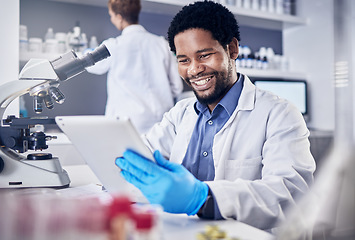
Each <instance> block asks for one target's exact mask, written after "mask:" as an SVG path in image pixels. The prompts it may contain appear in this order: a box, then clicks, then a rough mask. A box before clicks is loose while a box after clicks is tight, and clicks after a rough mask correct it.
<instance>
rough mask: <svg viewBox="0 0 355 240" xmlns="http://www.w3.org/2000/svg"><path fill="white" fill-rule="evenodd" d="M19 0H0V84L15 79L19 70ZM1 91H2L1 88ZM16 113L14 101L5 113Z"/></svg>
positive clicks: (15, 102) (16, 107) (16, 104)
mask: <svg viewBox="0 0 355 240" xmlns="http://www.w3.org/2000/svg"><path fill="white" fill-rule="evenodd" d="M19 9H20V7H19V0H10V1H9V0H0V30H1V34H0V35H1V37H0V52H1V54H0V85H2V84H4V83H6V82H9V81H13V80H16V79H17V77H18V72H19V11H20V10H19ZM1 91H4V89H3V88H1ZM17 113H18V101H17V100H16V101H14V102H13V103H12V104H11V105H10V107H9V108H8V110H7V111H6V113H5V115H7V114H17Z"/></svg>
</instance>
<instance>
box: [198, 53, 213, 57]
mask: <svg viewBox="0 0 355 240" xmlns="http://www.w3.org/2000/svg"><path fill="white" fill-rule="evenodd" d="M210 55H211V53H207V54H203V55H201V56H200V58H208V57H209V56H210Z"/></svg>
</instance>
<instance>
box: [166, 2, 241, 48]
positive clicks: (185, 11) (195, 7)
mask: <svg viewBox="0 0 355 240" xmlns="http://www.w3.org/2000/svg"><path fill="white" fill-rule="evenodd" d="M193 28H199V29H203V30H206V31H209V32H211V34H212V36H213V38H214V39H216V40H217V41H218V42H219V43H220V44H221V45H222V46H223V48H226V46H227V44H229V43H230V42H231V41H232V39H233V37H235V38H236V39H237V40H238V41H240V35H239V26H238V23H237V20H236V19H235V17H234V15H233V13H231V12H230V11H229V10H228V9H227V8H226V7H224V6H223V5H221V4H219V3H215V2H212V1H204V2H195V3H192V4H190V5H187V6H184V7H183V8H182V9H181V11H180V12H178V13H177V14H176V16H175V17H174V18H173V20H172V21H171V24H170V27H169V30H168V41H169V45H170V49H171V51H173V52H174V53H176V48H175V44H174V38H175V36H176V35H177V34H179V33H181V32H184V31H185V30H188V29H193Z"/></svg>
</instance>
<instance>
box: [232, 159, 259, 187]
mask: <svg viewBox="0 0 355 240" xmlns="http://www.w3.org/2000/svg"><path fill="white" fill-rule="evenodd" d="M261 160H262V156H258V157H254V158H246V159H230V160H227V161H226V164H225V178H226V180H230V181H234V180H236V179H238V178H242V179H246V180H255V179H260V178H261V168H262V163H261Z"/></svg>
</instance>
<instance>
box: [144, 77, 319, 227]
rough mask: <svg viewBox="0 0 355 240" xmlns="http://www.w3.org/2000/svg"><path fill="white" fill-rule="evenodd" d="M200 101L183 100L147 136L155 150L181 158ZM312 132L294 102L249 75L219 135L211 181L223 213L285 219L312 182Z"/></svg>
mask: <svg viewBox="0 0 355 240" xmlns="http://www.w3.org/2000/svg"><path fill="white" fill-rule="evenodd" d="M195 101H196V100H195V99H194V98H192V99H191V98H190V99H185V100H182V101H180V102H178V103H177V104H176V106H175V107H174V108H173V109H171V110H170V111H169V112H168V113H167V114H165V115H164V118H163V120H162V122H161V123H158V124H156V125H155V126H154V127H153V128H152V129H151V130H150V131H149V132H148V133H147V134H146V135H145V136H144V140H145V141H146V144H147V145H148V146H149V147H150V148H151V150H155V149H158V150H160V151H161V152H162V154H163V155H164V156H165V157H166V158H167V159H170V161H172V162H176V163H180V164H181V163H182V160H183V158H184V156H185V153H186V150H187V147H188V144H189V142H190V138H191V135H192V132H193V129H194V127H195V123H196V120H197V117H198V116H197V114H196V112H195V110H194V107H193V105H194V102H195ZM308 136H309V131H308V129H307V127H306V124H305V122H304V119H303V117H302V115H301V113H300V112H299V110H297V109H296V107H295V106H293V105H291V104H290V103H289V102H287V101H286V100H284V99H280V98H279V97H277V96H275V95H273V94H271V93H270V92H266V91H263V90H260V89H258V88H256V87H255V85H253V84H252V83H251V82H250V80H249V78H248V77H246V76H245V78H244V87H243V90H242V93H241V96H240V99H239V103H238V106H237V108H236V110H235V111H234V112H233V114H232V116H231V117H230V119H229V120H228V121H227V123H226V124H225V125H224V126H223V128H222V129H221V130H220V131H219V132H218V133H217V134H216V135H215V137H214V141H213V159H214V167H215V179H214V181H208V182H206V183H207V184H208V185H209V187H210V189H211V190H212V193H213V195H214V197H215V199H216V201H217V204H218V207H219V210H220V213H221V215H222V217H224V218H226V219H227V218H233V219H237V220H239V221H242V222H245V223H247V224H250V225H252V226H255V227H257V228H260V229H271V228H274V227H275V226H276V225H277V221H280V220H283V219H284V213H285V209H286V207H289V206H290V205H293V204H294V203H295V199H297V198H298V197H300V196H301V195H303V194H304V193H305V192H306V191H307V190H308V187H309V185H310V184H311V183H312V182H313V172H314V170H315V162H314V159H313V157H312V155H311V153H310V144H309V140H308Z"/></svg>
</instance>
